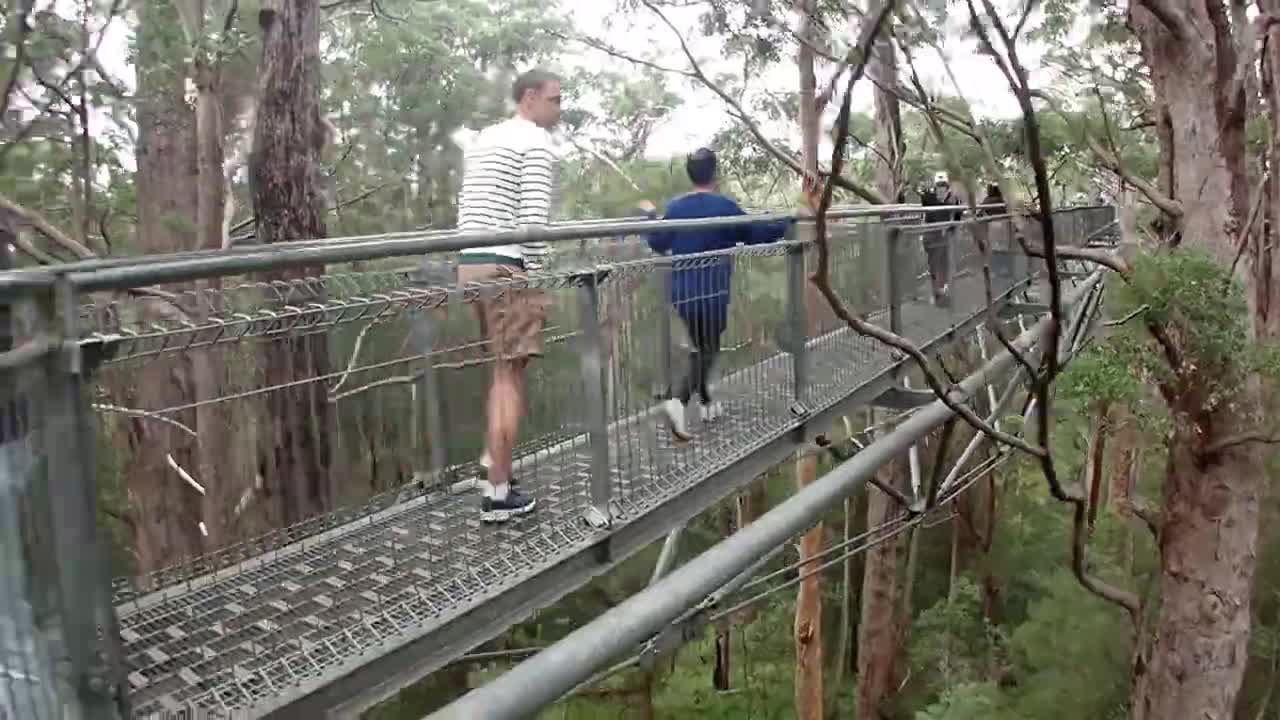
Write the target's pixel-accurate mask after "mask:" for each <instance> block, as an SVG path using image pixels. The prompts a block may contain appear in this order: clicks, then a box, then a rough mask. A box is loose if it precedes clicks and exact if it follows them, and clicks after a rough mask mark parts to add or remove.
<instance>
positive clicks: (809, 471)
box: [795, 0, 823, 720]
mask: <svg viewBox="0 0 1280 720" xmlns="http://www.w3.org/2000/svg"><path fill="white" fill-rule="evenodd" d="M795 7H796V10H797V12H799V14H800V18H801V20H800V27H801V29H800V32H801V33H802V34H803V35H804V36H806V37H808V38H809V39H810V40H813V39H814V38H815V36H816V33H815V32H814V25H815V23H814V22H813V13H815V12H816V11H817V3H815V2H813V0H796V5H795ZM796 64H797V65H798V67H799V70H800V117H799V121H800V140H801V164H802V165H803V167H804V169H805V172H808V173H813V174H814V175H816V174H817V168H818V124H819V122H820V121H821V117H820V115H819V108H818V107H817V104H816V97H817V93H816V89H817V79H816V77H815V75H814V71H813V50H812V49H811V48H810V46H809V45H808V44H807V43H800V51H799V54H798V55H797V57H796ZM807 254H808V253H807ZM808 264H809V259H808V258H806V265H808ZM807 275H808V273H806V276H807ZM805 305H806V313H805V315H806V318H805V320H806V323H805V325H806V335H805V337H806V338H808V337H814V336H815V335H816V334H817V329H818V328H817V324H818V322H817V317H818V314H817V309H818V307H819V306H820V305H819V299H818V298H816V297H814V288H813V286H812V284H811V283H806V284H805ZM803 341H804V340H803V339H802V340H801V342H803ZM795 473H796V490H803V489H804V488H805V487H807V486H808V485H809V484H810V483H812V482H813V481H814V480H816V479H817V476H818V458H817V456H816V455H815V454H813V453H812V452H809V451H807V449H802V450H801V451H800V452H798V453H797V454H796V462H795ZM821 551H822V523H818V524H817V525H816V526H815V527H813V528H812V529H811V530H809V532H807V533H805V534H804V535H803V536H801V538H800V561H801V565H800V567H799V570H798V572H800V573H802V574H803V573H811V574H810V575H809V577H807V578H805V579H803V580H801V581H800V589H799V590H798V592H797V594H796V619H795V653H796V669H795V708H796V712H795V717H796V718H797V719H798V720H822V717H823V713H822V708H823V696H822V695H823V693H822V586H821V577H820V575H819V574H818V573H817V572H815V571H814V565H811V564H808V563H807V562H806V561H807V560H809V558H812V557H814V556H816V555H817V554H818V553H820V552H821Z"/></svg>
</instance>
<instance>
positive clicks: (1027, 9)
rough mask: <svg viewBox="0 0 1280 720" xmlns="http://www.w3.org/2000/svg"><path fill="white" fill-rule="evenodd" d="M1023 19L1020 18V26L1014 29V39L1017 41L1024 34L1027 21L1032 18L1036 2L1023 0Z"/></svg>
mask: <svg viewBox="0 0 1280 720" xmlns="http://www.w3.org/2000/svg"><path fill="white" fill-rule="evenodd" d="M1023 3H1024V4H1023V6H1022V17H1020V18H1018V24H1017V26H1015V27H1014V28H1013V39H1014V40H1017V39H1018V36H1020V35H1021V34H1022V29H1023V27H1025V26H1026V24H1027V19H1028V18H1030V17H1031V11H1032V10H1033V9H1035V6H1036V0H1023Z"/></svg>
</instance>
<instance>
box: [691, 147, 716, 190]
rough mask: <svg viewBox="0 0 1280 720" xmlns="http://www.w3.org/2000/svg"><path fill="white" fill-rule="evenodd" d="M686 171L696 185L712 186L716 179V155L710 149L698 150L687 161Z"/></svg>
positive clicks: (702, 148)
mask: <svg viewBox="0 0 1280 720" xmlns="http://www.w3.org/2000/svg"><path fill="white" fill-rule="evenodd" d="M684 169H685V172H687V173H689V181H690V182H692V183H693V184H694V185H710V184H711V181H713V180H715V179H716V154H715V153H714V152H712V151H711V150H709V149H708V148H704V147H701V148H698V149H697V150H694V151H693V152H692V153H690V154H689V157H688V158H686V159H685V161H684Z"/></svg>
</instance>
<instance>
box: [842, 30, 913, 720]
mask: <svg viewBox="0 0 1280 720" xmlns="http://www.w3.org/2000/svg"><path fill="white" fill-rule="evenodd" d="M890 31H891V28H886V29H885V30H884V31H882V32H881V37H883V38H885V39H886V42H879V43H877V44H876V45H875V47H874V50H873V54H872V58H871V73H872V75H873V77H875V78H876V79H877V80H878V81H879V84H880V85H884V86H886V87H890V88H892V87H896V86H897V77H898V70H897V67H898V66H897V57H896V55H895V54H894V51H893V45H892V43H890V42H887V39H888V38H889V37H891V36H892V34H891V32H890ZM875 129H876V146H877V147H878V149H879V150H880V154H881V155H883V156H884V157H883V158H881V159H880V160H879V161H878V162H877V163H876V189H877V190H879V191H880V193H881V194H882V195H884V196H885V197H888V198H890V199H897V197H898V193H899V192H900V190H899V188H900V187H901V185H902V180H901V173H902V160H901V158H902V156H903V145H902V142H903V141H902V126H901V113H900V110H899V106H898V99H897V97H896V96H894V95H892V94H891V93H886V92H882V91H880V90H879V89H877V91H876V93H875ZM886 160H888V162H886ZM906 473H907V459H906V456H905V455H904V456H902V457H899V458H895V459H894V460H893V461H892V462H890V463H888V464H887V465H885V466H884V467H882V468H881V469H880V471H879V475H880V478H881V479H882V480H883V481H885V482H887V483H889V484H891V485H892V486H894V487H898V488H901V487H903V486H904V485H905V484H906V482H905V479H906ZM894 502H895V501H894V500H893V499H892V498H890V497H889V496H887V495H885V494H884V493H883V492H881V491H880V490H877V489H875V488H868V490H867V530H868V531H871V530H873V529H874V528H875V527H876V526H878V525H881V524H883V523H884V522H886V521H887V520H889V518H891V517H892V516H893V511H894ZM899 545H900V543H899V541H898V539H897V538H893V539H890V540H888V541H886V542H883V543H880V544H879V545H876V546H874V547H872V548H870V549H869V550H867V552H866V554H865V556H864V558H865V559H864V566H863V573H862V594H861V597H862V608H861V617H860V619H859V620H858V686H857V697H856V705H855V707H856V712H855V716H856V717H858V718H863V719H864V720H872V718H876V717H879V713H880V707H881V705H882V704H883V703H884V701H885V699H886V698H887V697H888V696H889V694H890V693H891V692H892V690H893V687H894V685H895V680H896V677H895V676H896V674H897V665H898V655H899V652H898V650H899V642H900V639H901V633H900V632H899V628H898V622H899V618H900V616H899V606H900V601H899V586H898V551H899Z"/></svg>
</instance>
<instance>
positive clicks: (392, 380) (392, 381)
mask: <svg viewBox="0 0 1280 720" xmlns="http://www.w3.org/2000/svg"><path fill="white" fill-rule="evenodd" d="M437 367H438V366H437ZM420 377H422V373H416V374H413V375H395V376H393V377H388V378H383V379H381V380H375V381H373V382H371V383H368V384H365V385H361V386H360V387H357V388H352V389H350V390H347V391H346V392H341V393H338V394H336V395H333V394H331V395H329V402H330V403H336V402H338V401H339V400H342V399H344V398H348V397H351V396H352V395H359V394H360V393H362V392H368V391H369V390H373V389H375V388H380V387H384V386H386V385H408V384H409V383H411V382H415V381H417V379H418V378H420Z"/></svg>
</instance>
